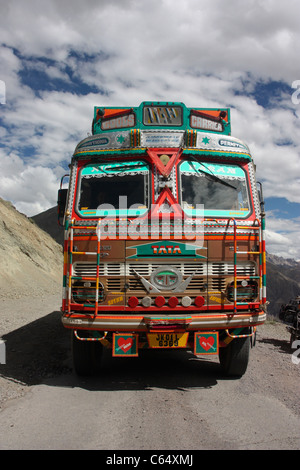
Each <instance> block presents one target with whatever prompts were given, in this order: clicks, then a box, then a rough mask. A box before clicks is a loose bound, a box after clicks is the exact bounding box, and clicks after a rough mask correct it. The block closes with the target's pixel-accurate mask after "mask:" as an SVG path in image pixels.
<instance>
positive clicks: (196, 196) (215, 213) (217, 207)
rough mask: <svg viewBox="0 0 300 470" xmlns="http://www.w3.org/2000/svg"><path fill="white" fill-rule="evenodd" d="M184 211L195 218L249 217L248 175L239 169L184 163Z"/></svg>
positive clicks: (182, 182)
mask: <svg viewBox="0 0 300 470" xmlns="http://www.w3.org/2000/svg"><path fill="white" fill-rule="evenodd" d="M180 181H181V196H182V207H183V209H184V211H185V212H186V213H187V215H196V213H197V212H196V205H197V204H198V205H203V206H202V209H204V215H205V216H209V217H233V216H234V217H246V216H248V215H249V213H250V204H249V196H248V187H247V180H246V172H245V171H244V170H243V169H242V168H241V167H240V166H239V165H228V164H223V163H222V164H218V163H213V164H212V163H207V162H203V163H202V162H199V161H184V162H182V164H181V165H180Z"/></svg>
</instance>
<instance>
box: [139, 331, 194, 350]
mask: <svg viewBox="0 0 300 470" xmlns="http://www.w3.org/2000/svg"><path fill="white" fill-rule="evenodd" d="M188 336H189V334H188V332H184V333H161V332H157V333H148V334H147V338H148V344H149V348H186V345H187V340H188Z"/></svg>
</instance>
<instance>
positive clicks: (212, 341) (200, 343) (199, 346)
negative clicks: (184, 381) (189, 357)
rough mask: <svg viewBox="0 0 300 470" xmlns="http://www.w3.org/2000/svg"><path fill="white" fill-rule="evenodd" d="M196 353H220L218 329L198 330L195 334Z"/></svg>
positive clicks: (196, 354)
mask: <svg viewBox="0 0 300 470" xmlns="http://www.w3.org/2000/svg"><path fill="white" fill-rule="evenodd" d="M194 354H195V356H198V355H203V354H219V334H218V333H217V332H216V331H205V332H203V333H202V332H197V333H195V335H194Z"/></svg>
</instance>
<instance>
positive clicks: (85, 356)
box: [71, 331, 103, 376]
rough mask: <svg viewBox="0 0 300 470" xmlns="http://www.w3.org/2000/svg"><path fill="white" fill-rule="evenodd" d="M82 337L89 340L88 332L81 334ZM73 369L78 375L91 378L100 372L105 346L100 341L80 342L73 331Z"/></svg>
mask: <svg viewBox="0 0 300 470" xmlns="http://www.w3.org/2000/svg"><path fill="white" fill-rule="evenodd" d="M80 337H83V338H88V337H89V334H88V332H85V331H82V332H80ZM71 341H72V357H73V367H74V371H75V372H76V374H77V375H80V376H90V375H94V374H96V373H97V372H99V371H100V366H101V358H102V352H103V346H102V344H101V343H100V342H99V341H87V340H80V339H78V338H77V337H76V336H75V333H74V332H73V331H72V338H71Z"/></svg>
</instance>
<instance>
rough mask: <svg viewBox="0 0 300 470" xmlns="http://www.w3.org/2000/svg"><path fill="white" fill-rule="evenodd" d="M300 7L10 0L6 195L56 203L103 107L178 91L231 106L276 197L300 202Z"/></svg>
mask: <svg viewBox="0 0 300 470" xmlns="http://www.w3.org/2000/svg"><path fill="white" fill-rule="evenodd" d="M299 13H300V4H299V2H298V1H297V0H288V2H278V1H277V0H264V1H262V0H248V1H247V2H241V1H240V0H228V1H227V2H224V1H223V0H214V1H212V2H207V1H206V0H186V1H184V2H183V1H180V0H152V1H149V2H141V1H138V0H111V1H109V2H108V1H106V0H86V1H85V2H81V1H79V0H73V1H72V2H70V1H68V0H49V1H47V2H46V3H45V2H43V3H41V2H40V1H38V0H28V1H26V2H22V1H20V0H10V2H1V18H0V57H1V58H0V84H1V83H2V84H3V86H2V88H1V87H0V139H1V140H0V145H1V155H2V157H1V158H2V162H4V161H5V170H4V171H3V172H2V173H1V175H0V195H1V196H2V197H4V198H7V199H10V200H12V201H13V202H14V204H15V205H16V207H17V208H18V209H22V210H23V211H24V212H26V213H28V214H30V215H32V214H34V213H36V212H38V211H39V210H46V209H47V208H49V207H51V205H54V204H55V200H56V190H57V188H58V184H59V179H60V176H61V175H62V174H64V173H65V172H66V168H67V163H68V162H69V160H70V157H71V154H72V152H73V150H74V147H75V145H76V143H77V142H78V140H80V139H82V138H84V137H86V135H87V133H88V132H90V130H91V121H92V117H93V107H94V106H95V105H121V106H126V105H131V106H138V105H139V104H140V102H141V101H143V100H167V101H183V102H184V103H185V104H186V105H187V106H199V107H200V106H207V107H209V106H211V107H230V108H231V116H232V134H233V135H235V136H236V137H239V138H241V139H242V140H245V141H246V142H247V144H248V145H249V147H250V149H251V151H252V154H253V157H254V160H255V163H256V165H257V177H258V179H259V180H261V181H262V182H263V183H264V194H265V197H270V196H281V197H285V198H286V199H288V200H289V201H292V202H298V203H300V193H299V189H298V188H299V179H300V165H299V150H300V132H299V131H300V129H299V127H300V104H299V103H297V102H296V101H295V100H294V102H293V101H292V95H293V93H294V92H295V89H294V88H292V83H293V82H295V81H296V80H300V76H299V66H298V63H299V44H300V30H299V25H298V17H299ZM275 84H276V87H275ZM3 87H5V98H6V101H5V104H4V103H3ZM31 179H34V180H35V181H34V184H33V182H32V184H31V185H30V184H29V183H30V180H31ZM40 182H43V184H40ZM34 185H37V186H34ZM37 194H39V201H38V202H37V197H36V195H37ZM276 223H277V219H276V218H275V217H274V216H272V217H271V224H273V225H272V229H271V228H269V233H268V237H269V243H270V246H272V247H274V248H275V247H279V248H280V250H281V247H283V246H284V243H283V241H282V238H281V235H280V236H279V235H278V233H279V229H278V224H280V220H279V219H278V224H277V226H276ZM293 224H294V226H295V227H296V228H297V230H298V232H299V230H300V222H299V220H298V219H297V218H296V217H295V218H294V219H293ZM276 227H277V228H276ZM297 230H296V229H295V231H293V232H289V233H288V234H287V233H286V234H285V235H282V236H287V237H290V238H289V240H290V241H291V240H293V241H294V239H295V236H296V233H297ZM292 233H293V235H292ZM276 234H277V235H278V237H277V238H276ZM281 242H282V243H281ZM298 258H300V252H298Z"/></svg>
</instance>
